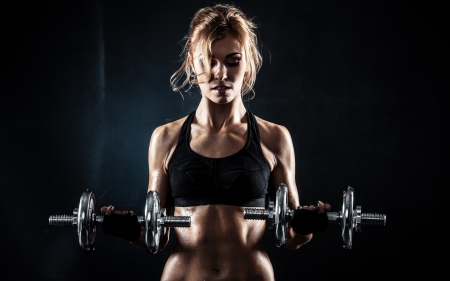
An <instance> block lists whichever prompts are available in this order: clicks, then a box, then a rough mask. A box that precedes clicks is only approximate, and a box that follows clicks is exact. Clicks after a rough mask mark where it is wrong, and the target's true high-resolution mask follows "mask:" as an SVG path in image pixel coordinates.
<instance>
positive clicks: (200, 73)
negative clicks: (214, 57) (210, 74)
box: [194, 62, 207, 83]
mask: <svg viewBox="0 0 450 281" xmlns="http://www.w3.org/2000/svg"><path fill="white" fill-rule="evenodd" d="M194 72H195V75H196V76H197V80H198V82H199V83H204V82H206V80H207V79H206V76H205V74H204V72H205V69H204V68H203V65H202V64H201V63H200V62H194Z"/></svg>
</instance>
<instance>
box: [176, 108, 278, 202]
mask: <svg viewBox="0 0 450 281" xmlns="http://www.w3.org/2000/svg"><path fill="white" fill-rule="evenodd" d="M194 116H195V111H193V112H192V113H191V114H189V116H188V117H187V118H186V120H185V122H184V123H183V125H182V127H181V131H180V136H179V138H178V143H177V146H176V148H175V151H174V153H173V155H172V158H171V160H170V163H169V178H170V187H171V191H172V197H173V198H174V205H175V206H178V207H189V206H199V205H212V204H223V205H233V206H244V207H264V206H265V204H266V197H267V196H268V185H269V176H270V166H269V163H268V162H267V160H266V158H265V157H264V154H263V152H262V150H261V144H260V139H259V130H258V124H257V122H256V119H255V117H254V115H253V114H252V113H251V112H250V111H249V110H247V119H248V121H247V131H248V138H247V142H246V144H245V146H244V147H243V148H242V149H241V150H240V151H238V152H236V153H234V154H232V155H230V156H227V157H222V158H208V157H205V156H202V155H199V154H198V153H195V152H194V151H193V150H192V149H191V147H190V145H189V136H190V132H191V123H192V120H193V118H194Z"/></svg>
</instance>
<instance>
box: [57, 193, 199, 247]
mask: <svg viewBox="0 0 450 281" xmlns="http://www.w3.org/2000/svg"><path fill="white" fill-rule="evenodd" d="M95 210H96V200H95V196H94V192H93V191H91V190H89V189H87V190H85V191H84V192H83V194H82V195H81V198H80V203H79V205H78V208H75V209H74V210H73V214H72V216H70V215H54V216H50V217H49V224H50V225H53V226H72V227H73V231H74V233H76V234H78V242H79V244H80V247H81V249H82V250H83V251H84V252H91V251H92V250H94V249H95V235H96V232H97V231H96V229H97V226H99V227H100V226H101V225H102V224H103V218H104V216H100V215H97V214H96V213H95ZM165 213H166V210H165V208H163V209H161V208H160V200H159V193H158V192H157V191H149V192H148V193H147V199H146V202H145V213H144V216H137V219H138V223H139V224H140V226H141V227H142V226H143V227H144V231H145V245H146V249H147V251H148V252H149V253H152V254H155V253H157V252H158V248H159V238H160V235H164V234H165V233H166V231H167V228H168V227H190V226H191V217H190V216H166V215H165Z"/></svg>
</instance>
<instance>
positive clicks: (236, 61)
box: [227, 58, 241, 66]
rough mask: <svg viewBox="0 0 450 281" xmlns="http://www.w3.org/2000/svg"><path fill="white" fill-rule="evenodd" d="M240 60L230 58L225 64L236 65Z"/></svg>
mask: <svg viewBox="0 0 450 281" xmlns="http://www.w3.org/2000/svg"><path fill="white" fill-rule="evenodd" d="M240 62H241V60H240V59H238V58H232V59H229V60H227V64H228V65H229V66H238V65H239V63H240Z"/></svg>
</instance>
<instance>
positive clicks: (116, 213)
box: [113, 211, 122, 215]
mask: <svg viewBox="0 0 450 281" xmlns="http://www.w3.org/2000/svg"><path fill="white" fill-rule="evenodd" d="M113 213H114V214H115V215H121V214H122V211H114V212H113Z"/></svg>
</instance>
